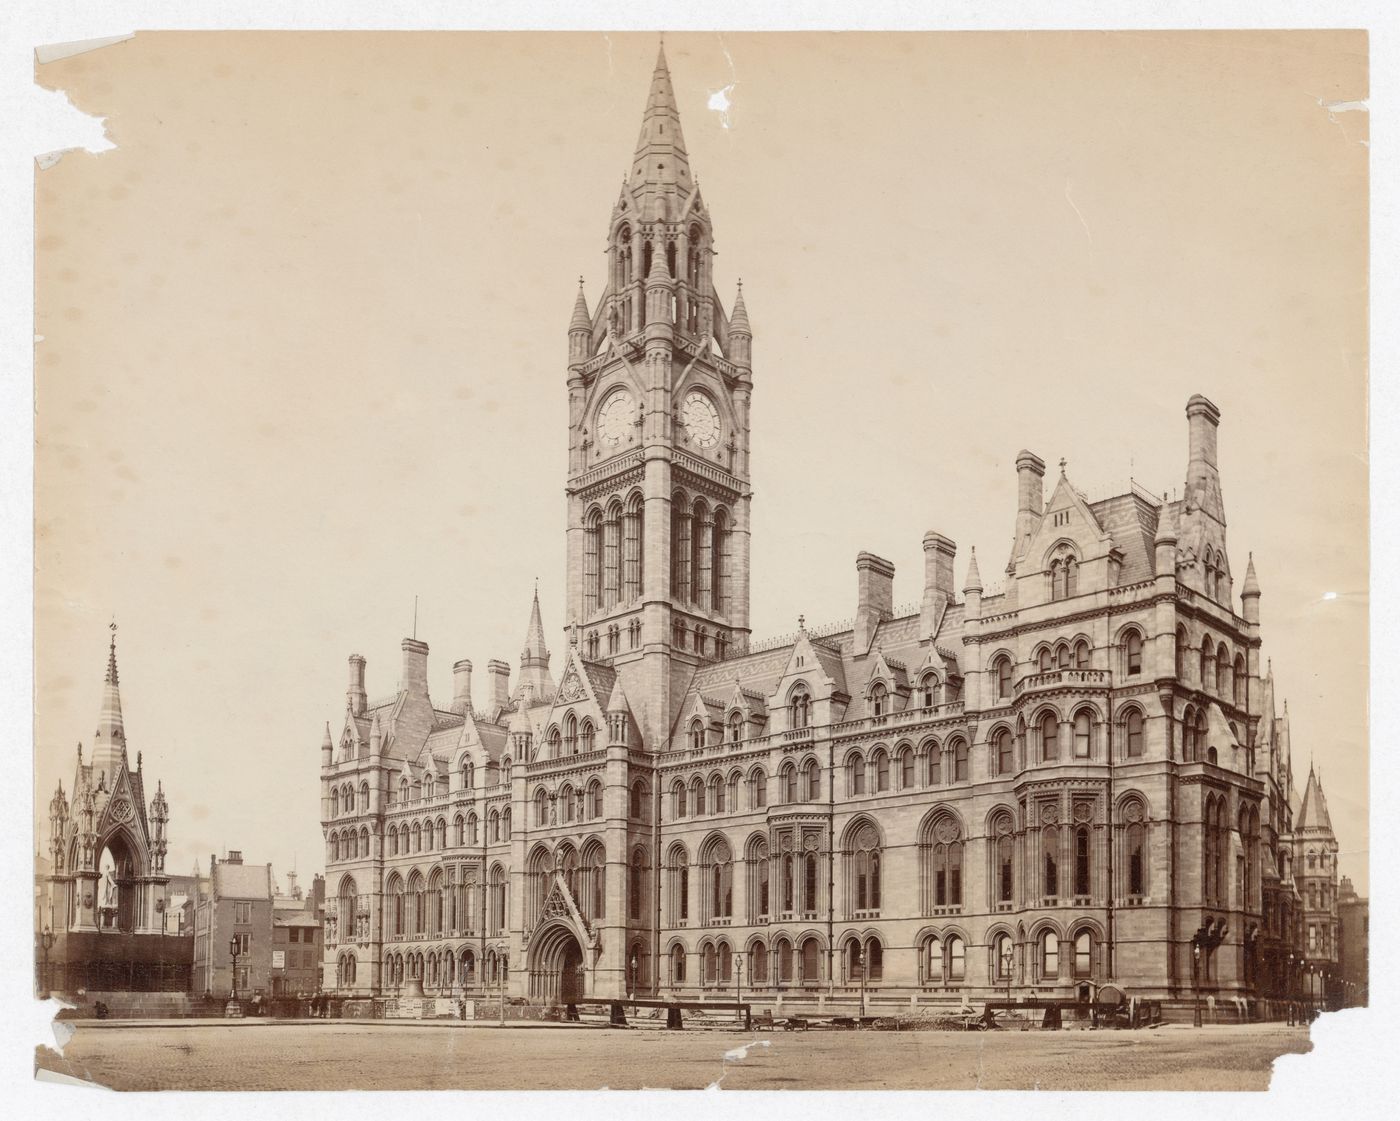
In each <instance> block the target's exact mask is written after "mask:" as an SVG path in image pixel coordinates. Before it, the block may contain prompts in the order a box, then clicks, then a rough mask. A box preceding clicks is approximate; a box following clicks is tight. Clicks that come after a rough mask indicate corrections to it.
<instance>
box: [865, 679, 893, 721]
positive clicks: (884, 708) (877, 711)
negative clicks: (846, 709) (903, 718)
mask: <svg viewBox="0 0 1400 1121" xmlns="http://www.w3.org/2000/svg"><path fill="white" fill-rule="evenodd" d="M889 703H890V698H889V690H888V689H886V688H885V687H884V685H882V684H880V683H879V682H876V683H875V684H874V685H872V686H871V687H870V715H872V716H886V715H888V713H889Z"/></svg>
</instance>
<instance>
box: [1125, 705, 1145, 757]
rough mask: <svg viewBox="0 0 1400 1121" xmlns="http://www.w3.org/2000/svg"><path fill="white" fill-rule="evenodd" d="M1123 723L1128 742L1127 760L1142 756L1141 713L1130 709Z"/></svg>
mask: <svg viewBox="0 0 1400 1121" xmlns="http://www.w3.org/2000/svg"><path fill="white" fill-rule="evenodd" d="M1123 723H1124V732H1125V734H1126V738H1127V741H1128V745H1127V748H1128V758H1129V759H1136V758H1138V757H1139V756H1141V755H1142V713H1141V712H1139V711H1138V710H1137V709H1135V708H1134V709H1130V710H1129V711H1128V718H1127V720H1125V721H1124V722H1123Z"/></svg>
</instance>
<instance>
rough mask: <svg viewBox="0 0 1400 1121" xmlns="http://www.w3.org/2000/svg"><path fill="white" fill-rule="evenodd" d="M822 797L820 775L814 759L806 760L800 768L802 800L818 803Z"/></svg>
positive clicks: (819, 769)
mask: <svg viewBox="0 0 1400 1121" xmlns="http://www.w3.org/2000/svg"><path fill="white" fill-rule="evenodd" d="M821 796H822V773H821V768H820V767H818V766H817V761H816V760H815V759H808V760H807V762H806V763H804V764H803V766H802V800H803V801H804V802H816V801H820V799H821Z"/></svg>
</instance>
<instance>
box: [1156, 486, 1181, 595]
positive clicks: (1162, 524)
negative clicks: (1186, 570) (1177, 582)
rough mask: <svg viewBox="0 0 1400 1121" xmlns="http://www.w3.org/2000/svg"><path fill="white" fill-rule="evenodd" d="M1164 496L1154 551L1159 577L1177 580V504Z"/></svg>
mask: <svg viewBox="0 0 1400 1121" xmlns="http://www.w3.org/2000/svg"><path fill="white" fill-rule="evenodd" d="M1165 498H1166V496H1165V495H1163V499H1164V501H1163V502H1162V511H1161V513H1160V514H1158V516H1157V535H1156V537H1155V538H1154V540H1153V543H1152V545H1153V551H1154V553H1155V557H1156V569H1157V575H1158V576H1170V577H1172V578H1173V579H1175V578H1176V542H1177V528H1176V526H1177V517H1176V504H1175V503H1171V502H1167V501H1165Z"/></svg>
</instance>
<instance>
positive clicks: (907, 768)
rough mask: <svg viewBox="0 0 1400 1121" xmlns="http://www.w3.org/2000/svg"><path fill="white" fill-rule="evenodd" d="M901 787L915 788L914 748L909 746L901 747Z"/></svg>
mask: <svg viewBox="0 0 1400 1121" xmlns="http://www.w3.org/2000/svg"><path fill="white" fill-rule="evenodd" d="M899 788H900V789H901V790H913V789H914V749H913V748H911V747H908V746H905V747H902V748H900V749H899Z"/></svg>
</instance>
